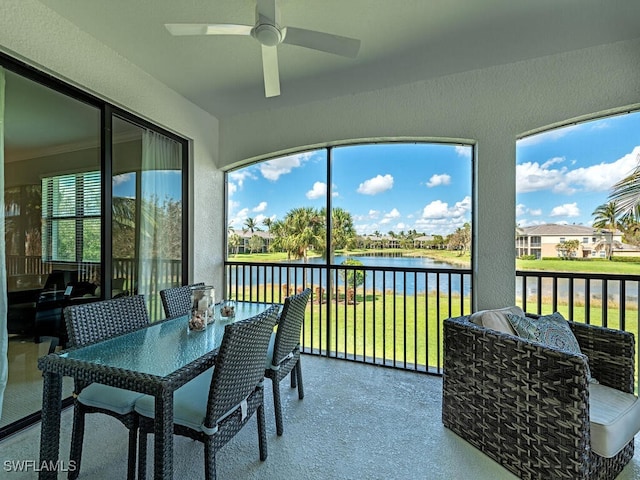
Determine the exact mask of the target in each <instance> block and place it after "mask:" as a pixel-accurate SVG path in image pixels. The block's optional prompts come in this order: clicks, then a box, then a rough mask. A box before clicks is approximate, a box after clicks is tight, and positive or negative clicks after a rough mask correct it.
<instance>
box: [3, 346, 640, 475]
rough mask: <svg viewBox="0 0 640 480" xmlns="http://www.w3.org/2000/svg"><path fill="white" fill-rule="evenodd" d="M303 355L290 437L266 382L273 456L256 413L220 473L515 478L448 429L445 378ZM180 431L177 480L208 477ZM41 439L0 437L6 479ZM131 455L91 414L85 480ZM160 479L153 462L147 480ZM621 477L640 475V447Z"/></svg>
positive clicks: (65, 429)
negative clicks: (278, 429)
mask: <svg viewBox="0 0 640 480" xmlns="http://www.w3.org/2000/svg"><path fill="white" fill-rule="evenodd" d="M302 361H303V377H304V385H305V398H304V400H302V401H299V400H298V397H297V392H296V391H295V390H291V389H290V388H289V385H288V379H286V380H285V381H283V382H282V383H281V391H282V400H283V408H284V417H285V424H284V429H285V430H284V435H283V436H282V437H278V436H277V435H276V434H275V422H274V417H273V403H272V402H273V399H272V395H271V383H270V381H269V380H266V381H265V386H266V389H265V392H266V395H265V402H266V419H267V440H268V449H269V456H268V458H267V460H266V461H265V462H261V461H260V460H259V457H258V442H257V428H256V422H255V420H251V421H250V422H249V424H248V425H247V426H246V427H245V428H244V429H243V430H242V431H241V432H240V433H239V434H238V435H237V436H236V437H235V438H234V439H233V440H231V442H229V443H228V444H227V445H226V446H225V447H224V448H223V449H222V450H221V451H220V453H219V454H218V456H217V462H218V468H217V471H218V478H220V479H232V480H240V479H256V480H265V479H274V480H277V479H286V478H299V479H354V480H361V479H492V480H496V479H512V478H516V477H515V476H514V475H512V474H511V473H509V472H508V471H507V470H505V469H504V468H503V467H501V466H500V465H498V464H497V463H495V462H494V461H493V460H491V459H489V458H488V457H486V456H485V455H483V454H482V453H481V452H480V451H478V450H476V449H475V448H473V447H471V446H470V445H469V444H468V443H466V442H465V441H464V440H462V439H461V438H459V437H458V436H456V435H455V434H453V433H452V432H450V431H448V430H447V429H445V428H444V427H443V425H442V422H441V418H440V415H441V413H440V404H441V394H442V380H441V378H440V377H434V376H427V375H422V374H416V373H411V372H404V371H396V370H391V369H385V368H377V367H372V366H369V365H362V364H356V363H353V362H346V361H338V360H333V359H326V358H321V357H314V356H307V355H304V356H303V358H302ZM71 418H72V412H71V409H67V410H66V411H65V412H63V415H62V429H61V457H60V458H61V459H63V460H65V461H67V460H68V458H69V457H68V455H69V442H70V430H71ZM174 438H175V442H174V474H175V475H174V476H175V478H185V479H197V478H203V477H204V463H203V448H202V446H201V444H199V443H197V442H193V441H191V440H188V439H184V438H180V437H174ZM39 443H40V428H39V426H34V427H32V428H30V429H28V430H26V431H24V432H21V433H19V434H17V435H15V436H13V437H11V438H8V439H6V440H4V441H2V442H0V452H1V453H0V460H1V461H2V466H0V469H2V471H0V478H3V479H5V478H6V479H8V480H14V479H15V480H18V479H32V478H35V473H34V472H33V470H31V471H29V472H16V471H12V472H8V471H7V469H6V466H7V465H8V463H7V462H11V461H20V460H35V461H37V460H38V448H39ZM152 445H153V443H152V441H150V445H149V446H150V447H152ZM636 451H637V450H636ZM126 455H127V432H126V429H125V428H124V427H122V426H121V425H120V424H119V423H118V422H117V421H115V420H113V419H112V418H110V417H106V416H103V415H89V416H88V417H87V427H86V435H85V450H84V455H83V462H82V468H81V471H80V478H81V479H82V478H85V479H91V480H102V479H104V480H112V479H114V478H126ZM148 463H149V464H151V463H152V460H151V455H150V457H149V461H148ZM152 477H153V473H152V469H151V465H149V471H148V478H152ZM60 478H66V474H65V475H64V476H63V475H60ZM618 478H619V479H621V480H630V479H637V478H640V455H639V454H638V453H636V455H635V457H634V459H633V460H632V462H631V463H630V464H629V465H628V466H627V467H626V468H625V470H624V471H623V472H622V474H621V475H620V476H619V477H618Z"/></svg>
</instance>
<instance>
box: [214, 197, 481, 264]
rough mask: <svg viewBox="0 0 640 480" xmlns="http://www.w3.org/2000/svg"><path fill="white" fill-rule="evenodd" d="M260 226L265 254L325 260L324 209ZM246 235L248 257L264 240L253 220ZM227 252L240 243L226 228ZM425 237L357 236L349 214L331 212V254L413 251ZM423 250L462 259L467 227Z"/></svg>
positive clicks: (292, 212)
mask: <svg viewBox="0 0 640 480" xmlns="http://www.w3.org/2000/svg"><path fill="white" fill-rule="evenodd" d="M262 226H264V227H266V229H267V231H268V232H269V233H270V234H271V242H270V244H269V250H270V251H271V252H284V253H286V254H287V258H288V259H289V260H298V259H303V260H304V261H306V260H307V257H308V255H309V254H310V253H311V252H313V253H314V254H319V255H320V256H322V258H325V259H326V258H327V254H328V249H327V214H326V209H325V208H324V207H323V208H320V209H316V208H313V207H297V208H293V209H291V210H289V211H288V212H287V214H286V215H285V216H284V218H283V219H282V220H275V221H274V220H272V219H270V218H266V219H264V221H263V222H262ZM242 231H243V233H245V234H246V233H249V234H251V236H250V237H249V241H248V247H249V250H250V252H251V253H255V252H261V251H262V250H263V248H264V239H263V238H262V237H260V236H259V235H253V234H254V233H255V232H258V231H262V228H261V225H260V224H259V223H258V222H257V221H256V220H255V219H254V218H247V219H245V221H244V225H243V228H242ZM227 233H228V235H227V237H228V248H229V252H230V253H234V254H237V253H238V252H239V249H240V247H241V246H242V244H243V239H242V237H240V235H238V234H237V233H236V232H235V229H234V228H233V226H231V225H230V226H229V227H228V232H227ZM422 236H425V234H424V233H421V232H418V231H417V230H408V231H407V232H405V231H401V232H394V231H392V230H391V231H389V232H388V236H384V237H383V235H382V234H381V233H380V232H379V231H375V232H373V234H372V235H358V234H357V233H356V231H355V228H354V225H353V217H352V216H351V213H349V212H348V211H346V210H344V209H342V208H333V209H332V211H331V235H330V241H331V250H332V251H336V250H351V249H372V248H394V247H399V248H405V249H409V248H414V247H415V241H416V239H417V238H419V237H422ZM423 244H424V248H431V249H441V250H444V249H448V250H456V251H458V252H459V253H460V255H463V254H465V253H468V252H469V251H470V249H471V225H470V224H469V223H465V224H464V226H463V227H461V228H458V229H457V230H456V231H455V232H453V233H451V234H449V235H446V236H442V235H433V236H431V237H430V239H429V240H425V241H424V242H423Z"/></svg>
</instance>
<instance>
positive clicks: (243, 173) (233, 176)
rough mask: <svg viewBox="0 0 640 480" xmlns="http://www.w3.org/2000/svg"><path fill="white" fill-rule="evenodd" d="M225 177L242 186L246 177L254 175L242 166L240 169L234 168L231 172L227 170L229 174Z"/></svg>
mask: <svg viewBox="0 0 640 480" xmlns="http://www.w3.org/2000/svg"><path fill="white" fill-rule="evenodd" d="M227 178H229V179H230V180H232V181H233V182H235V183H237V184H238V187H240V188H242V187H243V185H244V181H245V180H246V179H247V178H255V176H254V175H253V174H252V173H251V171H250V170H249V169H247V168H243V169H242V170H235V171H233V172H229V175H227Z"/></svg>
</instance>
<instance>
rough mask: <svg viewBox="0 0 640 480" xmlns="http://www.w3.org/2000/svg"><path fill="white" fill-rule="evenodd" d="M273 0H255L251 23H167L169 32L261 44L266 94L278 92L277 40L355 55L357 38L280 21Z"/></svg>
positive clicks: (270, 94)
mask: <svg viewBox="0 0 640 480" xmlns="http://www.w3.org/2000/svg"><path fill="white" fill-rule="evenodd" d="M279 19H280V12H279V10H278V8H277V6H276V0H257V5H256V23H255V25H234V24H229V23H213V24H209V23H167V24H165V27H166V28H167V30H169V33H171V35H176V36H183V35H244V36H251V37H253V38H255V39H256V40H257V41H258V42H259V43H260V44H261V45H262V71H263V75H264V93H265V96H266V97H276V96H278V95H280V73H279V71H278V51H277V46H278V45H280V44H281V43H287V44H290V45H297V46H299V47H305V48H311V49H313V50H320V51H322V52H327V53H333V54H335V55H341V56H343V57H349V58H355V57H356V55H358V50H359V49H360V40H356V39H354V38H349V37H342V36H340V35H333V34H331V33H324V32H317V31H314V30H307V29H304V28H296V27H283V26H281V25H280V22H279Z"/></svg>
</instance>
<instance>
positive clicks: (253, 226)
mask: <svg viewBox="0 0 640 480" xmlns="http://www.w3.org/2000/svg"><path fill="white" fill-rule="evenodd" d="M244 226H245V227H246V228H245V229H244V231H245V232H246V231H249V232H251V233H254V232H255V231H258V232H259V231H260V227H258V222H256V219H255V218H251V217H249V218H247V219H246V220H245V221H244Z"/></svg>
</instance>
